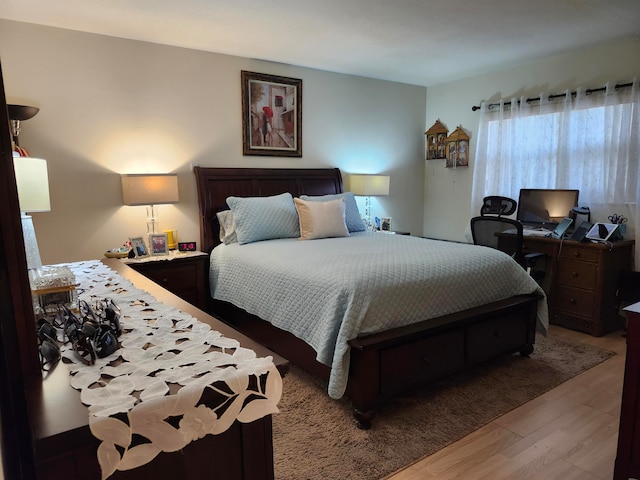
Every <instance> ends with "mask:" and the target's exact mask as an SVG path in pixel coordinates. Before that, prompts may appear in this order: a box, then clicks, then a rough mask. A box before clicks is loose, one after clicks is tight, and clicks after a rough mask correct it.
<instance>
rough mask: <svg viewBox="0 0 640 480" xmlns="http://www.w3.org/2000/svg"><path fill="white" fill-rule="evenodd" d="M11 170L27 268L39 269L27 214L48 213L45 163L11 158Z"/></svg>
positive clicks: (38, 260)
mask: <svg viewBox="0 0 640 480" xmlns="http://www.w3.org/2000/svg"><path fill="white" fill-rule="evenodd" d="M13 168H14V170H15V174H16V185H17V187H18V202H19V203H20V218H21V220H22V234H23V236H24V249H25V253H26V255H27V267H28V268H29V269H32V268H40V267H41V266H42V260H41V259H40V250H39V249H38V241H37V239H36V231H35V229H34V227H33V219H32V218H31V216H30V215H27V212H50V211H51V200H50V198H49V175H48V171H47V161H46V160H43V159H42V158H33V157H13Z"/></svg>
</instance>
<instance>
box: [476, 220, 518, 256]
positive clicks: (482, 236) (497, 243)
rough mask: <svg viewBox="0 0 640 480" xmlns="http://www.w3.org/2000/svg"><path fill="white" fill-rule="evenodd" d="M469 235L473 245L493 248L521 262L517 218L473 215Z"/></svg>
mask: <svg viewBox="0 0 640 480" xmlns="http://www.w3.org/2000/svg"><path fill="white" fill-rule="evenodd" d="M471 235H472V236H473V243H474V244H475V245H484V246H485V247H492V248H495V249H497V250H500V251H502V252H505V253H506V254H508V255H511V256H512V257H513V258H514V260H515V261H516V262H518V263H519V264H521V265H522V264H523V255H522V224H521V223H520V222H519V221H518V220H513V219H512V218H504V217H491V216H480V217H473V218H472V219H471Z"/></svg>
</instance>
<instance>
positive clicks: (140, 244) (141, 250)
mask: <svg viewBox="0 0 640 480" xmlns="http://www.w3.org/2000/svg"><path fill="white" fill-rule="evenodd" d="M129 241H130V242H131V248H133V251H134V253H135V254H136V258H140V257H148V256H149V250H147V245H146V244H145V243H144V238H142V237H130V238H129Z"/></svg>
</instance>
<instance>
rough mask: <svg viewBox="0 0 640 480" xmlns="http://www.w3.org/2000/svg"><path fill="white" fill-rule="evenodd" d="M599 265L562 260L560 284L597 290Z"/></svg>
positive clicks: (559, 271)
mask: <svg viewBox="0 0 640 480" xmlns="http://www.w3.org/2000/svg"><path fill="white" fill-rule="evenodd" d="M598 273H599V265H598V264H596V263H587V262H576V261H574V260H565V259H560V262H559V266H558V284H560V285H568V286H570V287H578V288H584V289H587V290H595V289H596V285H597V284H598Z"/></svg>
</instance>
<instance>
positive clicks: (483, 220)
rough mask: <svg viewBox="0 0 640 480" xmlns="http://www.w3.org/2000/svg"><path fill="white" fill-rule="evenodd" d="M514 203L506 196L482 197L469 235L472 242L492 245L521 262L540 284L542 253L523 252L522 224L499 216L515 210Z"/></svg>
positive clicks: (542, 271)
mask: <svg viewBox="0 0 640 480" xmlns="http://www.w3.org/2000/svg"><path fill="white" fill-rule="evenodd" d="M517 205H518V203H517V202H516V201H515V200H513V199H511V198H508V197H499V196H489V197H485V198H484V199H483V202H482V207H481V208H480V216H479V217H473V218H472V219H471V236H472V237H473V243H474V245H483V246H485V247H491V248H495V249H497V250H500V251H502V252H504V253H506V254H507V255H510V256H511V257H512V258H513V259H514V260H515V261H516V262H518V263H519V264H520V265H522V268H524V269H525V270H526V271H527V273H529V274H530V275H531V276H532V277H533V278H534V280H536V281H537V282H538V283H542V280H543V278H544V269H541V268H540V263H542V260H543V259H544V257H545V254H544V253H528V254H526V255H525V254H524V252H523V249H522V244H523V228H522V223H520V222H519V221H518V220H514V219H512V218H507V217H503V216H502V215H511V214H512V213H513V212H515V211H516V208H517Z"/></svg>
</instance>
